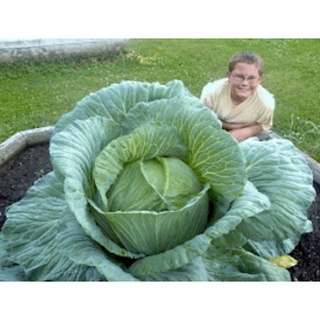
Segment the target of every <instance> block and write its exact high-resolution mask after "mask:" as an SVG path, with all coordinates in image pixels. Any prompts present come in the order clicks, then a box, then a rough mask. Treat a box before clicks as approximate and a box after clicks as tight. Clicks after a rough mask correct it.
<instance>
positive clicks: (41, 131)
mask: <svg viewBox="0 0 320 320" xmlns="http://www.w3.org/2000/svg"><path fill="white" fill-rule="evenodd" d="M52 131H53V127H42V128H37V129H30V130H25V131H20V132H18V133H16V134H15V135H13V136H12V137H10V138H9V139H8V140H6V141H5V142H3V143H1V144H0V168H1V167H2V166H3V165H4V164H6V163H7V162H8V161H10V160H11V159H13V158H14V157H15V156H16V155H17V154H19V153H20V152H22V151H23V150H24V149H26V148H27V147H31V146H34V145H37V144H40V143H44V142H48V141H49V140H50V138H51V135H52Z"/></svg>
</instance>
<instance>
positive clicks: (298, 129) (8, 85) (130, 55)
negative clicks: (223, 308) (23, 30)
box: [0, 39, 320, 161]
mask: <svg viewBox="0 0 320 320" xmlns="http://www.w3.org/2000/svg"><path fill="white" fill-rule="evenodd" d="M319 49H320V39H178V40H177V39H133V40H130V41H129V43H128V45H127V47H126V49H125V50H124V52H122V53H121V54H119V55H118V56H116V57H113V58H110V57H92V58H82V59H81V58H77V59H63V60H58V61H43V62H24V63H21V62H20V63H13V64H9V65H8V64H2V65H0V81H1V85H0V115H1V116H0V142H2V141H4V140H5V139H7V138H8V137H9V136H11V135H12V134H14V133H16V132H17V131H20V130H26V129H30V128H35V127H41V126H47V125H54V123H55V122H56V121H57V120H58V119H59V118H60V116H61V115H62V114H64V113H66V112H68V111H70V110H71V109H72V108H74V106H75V104H76V102H77V101H79V100H80V99H82V98H83V97H84V96H86V95H87V94H89V93H90V92H95V91H97V90H99V89H100V88H102V87H105V86H108V85H110V84H112V83H116V82H120V81H122V80H138V81H150V82H153V81H158V82H160V83H166V82H168V81H170V80H173V79H180V80H182V81H183V82H184V84H185V85H186V86H187V88H188V89H189V90H190V91H191V93H193V94H194V95H196V96H199V95H200V93H201V89H202V87H203V86H204V85H205V84H206V83H207V82H208V81H213V80H215V79H218V78H221V77H224V76H225V73H226V67H227V62H228V60H229V58H230V57H231V56H232V55H233V54H235V53H237V52H239V51H241V50H252V51H255V52H257V53H258V54H260V55H261V56H262V58H263V60H264V62H265V78H264V81H263V83H262V84H263V85H264V86H265V87H266V88H267V89H268V90H269V91H271V92H272V93H273V94H274V96H275V99H276V111H275V118H274V127H273V130H274V131H275V132H276V133H278V134H280V135H282V136H284V137H286V138H289V139H291V140H292V141H293V142H294V143H295V145H296V146H297V147H298V148H299V149H300V150H302V151H304V152H306V153H308V154H309V155H310V156H311V157H313V158H315V159H316V160H317V161H320V142H319V136H320V135H319V132H320V107H319V106H320V95H319V94H318V83H319V82H320V58H319Z"/></svg>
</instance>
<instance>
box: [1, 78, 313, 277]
mask: <svg viewBox="0 0 320 320" xmlns="http://www.w3.org/2000/svg"><path fill="white" fill-rule="evenodd" d="M50 157H51V162H52V165H53V171H52V172H50V173H49V174H47V175H46V176H44V177H43V178H41V179H39V180H38V181H37V182H36V183H35V184H34V185H33V186H32V187H31V188H30V189H29V190H28V192H27V194H26V196H25V197H24V198H23V199H22V200H21V201H20V202H18V203H15V204H13V205H12V206H11V207H9V208H8V209H7V210H6V217H7V220H6V222H5V225H4V227H3V230H2V232H1V234H0V252H1V253H0V261H1V264H0V279H1V280H3V281H13V280H17V281H22V280H26V281H153V280H155V281H289V280H290V275H289V272H288V270H287V269H285V268H282V267H279V266H278V265H276V264H274V263H272V261H274V259H275V258H277V257H279V256H283V255H288V254H289V253H290V252H291V251H292V250H293V249H294V247H295V246H296V245H297V243H298V241H299V238H300V236H301V234H302V233H305V232H311V231H312V225H311V222H310V221H309V220H308V218H307V214H306V212H307V209H308V208H309V206H310V204H311V202H312V201H313V199H314V197H315V191H314V188H313V185H312V181H313V179H312V173H311V170H310V168H309V167H308V165H307V164H306V162H305V160H304V158H303V156H301V155H300V154H299V153H297V152H296V151H295V149H294V146H293V145H292V143H291V142H290V141H287V140H282V139H273V140H269V141H259V140H258V139H257V138H251V139H248V140H246V141H244V142H242V143H237V142H236V141H235V140H234V139H233V138H232V137H231V136H230V135H229V134H228V133H227V132H225V131H224V130H222V128H221V123H220V121H219V120H218V119H217V117H216V115H215V114H214V113H213V112H212V111H211V110H209V109H208V108H206V107H204V106H203V105H202V104H201V103H200V100H199V99H198V98H196V97H194V96H193V95H192V94H191V93H190V92H189V91H188V90H187V89H186V88H185V86H184V85H183V83H182V82H181V81H179V80H174V81H171V82H169V83H167V84H166V85H162V84H159V83H147V82H135V81H123V82H121V83H119V84H113V85H111V86H109V87H106V88H103V89H101V90H99V91H98V92H96V93H92V94H90V95H88V96H87V97H85V98H84V99H82V100H81V101H79V102H78V103H77V105H76V106H75V108H74V109H73V110H72V111H71V112H70V113H68V114H65V115H64V116H62V117H61V119H60V120H59V121H58V122H57V124H56V126H55V128H54V133H53V136H52V138H51V141H50Z"/></svg>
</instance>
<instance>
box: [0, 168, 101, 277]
mask: <svg viewBox="0 0 320 320" xmlns="http://www.w3.org/2000/svg"><path fill="white" fill-rule="evenodd" d="M43 199H45V201H43ZM66 209H67V204H66V202H65V200H64V195H63V188H62V183H61V181H60V180H58V179H57V178H56V177H55V175H54V174H53V173H50V174H48V175H47V176H45V177H44V178H42V179H40V180H39V181H38V182H37V183H36V184H35V185H34V186H33V187H31V188H30V189H29V191H28V193H27V195H26V196H25V197H24V198H23V199H22V200H21V201H20V202H18V203H16V204H14V205H13V206H11V207H10V209H9V210H7V212H6V215H7V221H6V223H5V225H4V227H3V230H2V232H3V245H4V248H5V249H6V252H7V265H9V263H11V265H12V264H13V267H12V268H13V270H15V269H16V267H15V266H14V265H15V264H19V265H20V266H21V267H22V268H23V270H24V273H25V278H24V275H23V277H22V272H21V271H20V277H22V279H26V280H29V281H30V280H39V281H45V280H60V281H77V280H80V281H81V280H92V279H88V278H87V274H88V273H87V272H88V267H87V266H83V265H76V264H74V263H73V262H72V261H71V260H70V259H69V258H68V257H67V256H65V255H64V254H61V253H60V252H59V250H58V249H57V246H58V242H57V239H56V238H57V235H58V234H59V232H60V228H61V217H62V215H63V214H64V212H65V210H66ZM91 274H92V275H94V279H96V278H101V276H100V275H99V273H97V272H94V271H93V272H92V273H91Z"/></svg>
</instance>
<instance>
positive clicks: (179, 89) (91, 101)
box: [54, 80, 190, 133]
mask: <svg viewBox="0 0 320 320" xmlns="http://www.w3.org/2000/svg"><path fill="white" fill-rule="evenodd" d="M180 94H182V95H190V93H189V91H188V90H187V89H186V87H185V86H184V85H183V83H182V82H181V81H178V80H173V81H170V82H168V83H167V84H166V85H161V84H159V83H157V82H155V83H149V82H136V81H122V82H121V83H119V84H112V85H110V86H108V87H106V88H102V89H101V90H99V91H98V92H95V93H92V94H90V95H88V96H86V97H84V98H83V99H82V100H80V101H79V102H78V103H77V105H76V107H75V108H74V109H73V110H72V111H71V112H69V113H67V114H65V115H63V116H62V117H61V119H60V120H59V121H58V122H57V124H56V125H55V128H54V133H56V132H60V131H61V130H63V129H64V128H65V127H66V126H67V125H68V124H70V123H72V122H74V121H75V120H85V119H88V118H91V117H96V116H100V117H103V118H106V119H109V120H111V121H112V122H114V123H115V124H121V123H122V122H123V121H124V120H125V119H126V115H127V113H128V111H129V110H130V109H131V108H132V107H134V106H135V105H136V104H137V103H139V102H141V101H145V102H148V101H153V100H158V99H170V98H172V97H174V96H176V95H180Z"/></svg>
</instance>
